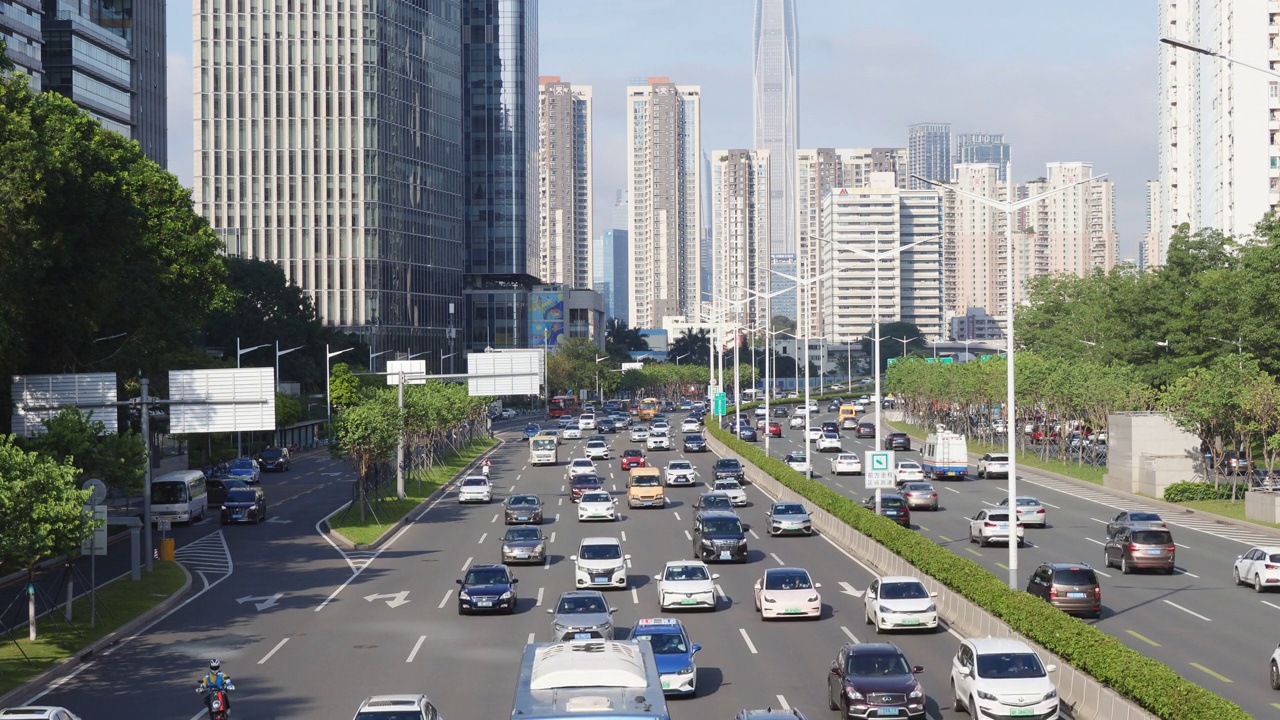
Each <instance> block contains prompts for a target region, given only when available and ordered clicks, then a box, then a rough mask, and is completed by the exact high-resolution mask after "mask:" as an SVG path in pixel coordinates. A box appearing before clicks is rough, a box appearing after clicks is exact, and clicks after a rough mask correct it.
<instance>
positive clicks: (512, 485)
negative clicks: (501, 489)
mask: <svg viewBox="0 0 1280 720" xmlns="http://www.w3.org/2000/svg"><path fill="white" fill-rule="evenodd" d="M516 479H517V480H519V479H520V478H516ZM515 491H516V484H515V483H511V487H509V488H507V493H508V494H514V493H515Z"/></svg>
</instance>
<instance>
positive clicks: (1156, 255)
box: [1138, 180, 1168, 271]
mask: <svg viewBox="0 0 1280 720" xmlns="http://www.w3.org/2000/svg"><path fill="white" fill-rule="evenodd" d="M1161 190H1162V188H1161V186H1160V183H1159V181H1156V180H1148V181H1147V234H1146V235H1144V236H1143V238H1142V243H1141V246H1140V247H1139V252H1138V258H1139V262H1138V268H1139V269H1140V270H1144V271H1145V270H1154V269H1155V268H1158V267H1160V266H1161V265H1163V264H1164V256H1163V255H1161V250H1164V252H1165V254H1167V253H1168V246H1167V245H1163V246H1162V245H1161V244H1160V217H1161V213H1162V212H1163V208H1162V207H1161V205H1160V199H1161Z"/></svg>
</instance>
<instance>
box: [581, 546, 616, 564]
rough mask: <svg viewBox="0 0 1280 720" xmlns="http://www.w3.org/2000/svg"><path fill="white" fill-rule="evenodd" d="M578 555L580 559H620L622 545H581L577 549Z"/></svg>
mask: <svg viewBox="0 0 1280 720" xmlns="http://www.w3.org/2000/svg"><path fill="white" fill-rule="evenodd" d="M578 557H579V558H580V559H582V560H620V559H622V546H621V545H614V544H613V543H609V544H606V545H583V546H582V549H581V550H579V551H578Z"/></svg>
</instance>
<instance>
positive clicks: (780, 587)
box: [755, 567, 822, 620]
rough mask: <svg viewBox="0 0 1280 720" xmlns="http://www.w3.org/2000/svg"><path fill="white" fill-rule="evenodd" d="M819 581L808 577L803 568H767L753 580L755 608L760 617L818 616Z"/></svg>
mask: <svg viewBox="0 0 1280 720" xmlns="http://www.w3.org/2000/svg"><path fill="white" fill-rule="evenodd" d="M820 587H822V585H821V584H819V583H815V582H814V581H813V578H811V577H809V571H808V570H805V569H804V568H794V567H781V568H769V569H768V570H765V571H764V577H762V578H760V579H759V580H757V581H756V586H755V600H756V610H757V611H758V612H759V613H760V619H761V620H768V619H770V618H780V617H811V618H818V617H821V616H822V596H821V595H819V594H818V588H820Z"/></svg>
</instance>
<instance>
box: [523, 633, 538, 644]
mask: <svg viewBox="0 0 1280 720" xmlns="http://www.w3.org/2000/svg"><path fill="white" fill-rule="evenodd" d="M536 636H537V633H529V640H528V642H526V643H525V644H526V645H527V644H528V643H531V642H533V639H534V638H535V637H536Z"/></svg>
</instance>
